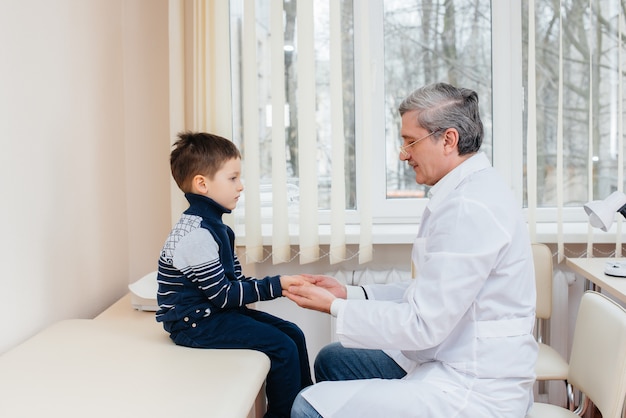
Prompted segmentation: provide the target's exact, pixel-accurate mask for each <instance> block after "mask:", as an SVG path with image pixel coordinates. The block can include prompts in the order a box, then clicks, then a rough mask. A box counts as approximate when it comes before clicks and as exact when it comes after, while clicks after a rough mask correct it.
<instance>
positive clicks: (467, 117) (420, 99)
mask: <svg viewBox="0 0 626 418" xmlns="http://www.w3.org/2000/svg"><path fill="white" fill-rule="evenodd" d="M398 110H399V112H400V116H402V115H404V114H405V113H407V112H412V111H415V110H416V111H417V120H416V123H417V124H419V126H421V127H422V128H424V129H426V130H427V131H428V132H441V131H444V130H446V129H448V128H455V129H456V130H457V131H458V133H459V145H458V148H459V155H465V154H471V153H474V152H477V151H478V150H479V149H480V145H481V144H482V142H483V123H482V121H481V120H480V112H479V109H478V94H476V92H475V91H473V90H469V89H465V88H457V87H454V86H452V85H450V84H446V83H436V84H429V85H427V86H424V87H421V88H419V89H417V90H415V91H414V92H412V93H411V94H409V95H408V97H407V98H406V99H404V100H403V101H402V103H401V104H400V106H399V107H398Z"/></svg>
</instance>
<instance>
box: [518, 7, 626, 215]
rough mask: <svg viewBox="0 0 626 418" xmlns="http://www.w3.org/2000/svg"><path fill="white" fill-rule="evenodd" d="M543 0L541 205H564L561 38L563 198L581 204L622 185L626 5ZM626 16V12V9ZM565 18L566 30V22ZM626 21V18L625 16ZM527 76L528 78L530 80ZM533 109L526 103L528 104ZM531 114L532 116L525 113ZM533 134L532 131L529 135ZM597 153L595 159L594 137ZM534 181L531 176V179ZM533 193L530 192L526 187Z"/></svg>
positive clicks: (538, 51) (538, 31) (538, 11)
mask: <svg viewBox="0 0 626 418" xmlns="http://www.w3.org/2000/svg"><path fill="white" fill-rule="evenodd" d="M562 3H563V4H562V6H561V9H559V2H556V3H555V2H553V1H551V0H535V15H536V16H535V43H536V46H535V55H536V58H535V59H536V67H535V70H534V71H535V77H536V84H537V88H536V94H537V112H536V113H537V205H538V206H539V207H555V206H556V203H557V202H556V194H557V184H556V169H557V167H556V159H557V138H556V136H557V122H558V119H557V116H558V115H557V112H558V95H559V90H558V89H559V43H560V42H562V44H561V47H562V51H563V64H562V65H563V81H562V84H563V92H562V94H563V171H564V172H563V200H564V204H565V206H581V205H582V204H584V203H586V202H587V201H588V200H589V196H588V192H587V189H588V187H587V185H588V182H589V164H593V167H592V173H593V174H592V177H593V190H594V196H593V199H603V198H605V197H606V196H608V195H609V194H610V193H611V192H612V191H614V190H617V158H618V155H619V154H620V152H621V150H619V149H618V129H619V127H618V121H619V110H620V109H619V97H618V95H619V84H618V83H619V68H618V66H619V57H620V55H619V52H618V48H619V44H618V14H619V10H618V9H619V8H622V9H623V7H624V4H623V3H622V4H619V3H618V2H617V1H613V0H595V1H593V2H591V3H592V7H591V8H590V7H589V6H590V2H589V0H570V1H563V2H562ZM524 12H525V15H524V18H523V30H524V32H523V39H524V47H523V52H524V61H523V62H524V74H526V72H527V70H528V68H527V65H526V64H527V55H528V2H527V1H524ZM622 14H623V11H622ZM561 16H562V17H563V21H562V27H563V32H562V33H560V31H559V20H560V18H561ZM622 24H623V22H622ZM524 81H525V82H526V81H527V79H526V78H525V79H524ZM525 108H526V106H525ZM524 119H525V120H526V117H525V118H524ZM524 137H525V138H526V134H525V135H524ZM590 137H591V138H592V141H591V144H592V145H591V146H592V158H591V162H590V161H589V138H590ZM524 184H526V181H524ZM524 195H525V196H526V193H524Z"/></svg>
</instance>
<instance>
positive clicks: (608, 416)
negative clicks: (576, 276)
mask: <svg viewBox="0 0 626 418" xmlns="http://www.w3.org/2000/svg"><path fill="white" fill-rule="evenodd" d="M567 381H568V382H569V384H571V385H572V386H573V387H574V388H576V389H577V390H579V391H580V392H581V400H580V402H579V405H578V408H577V409H576V411H570V410H568V409H565V408H562V407H559V406H556V405H551V404H544V403H535V404H534V406H533V408H532V409H531V411H530V413H529V414H528V415H527V418H543V417H551V418H560V417H563V418H567V417H570V418H571V417H579V416H582V415H583V414H584V413H585V410H586V409H587V407H588V406H589V404H590V401H591V402H593V404H595V405H596V407H597V408H598V409H599V410H600V412H601V413H602V417H603V418H619V417H621V416H622V412H623V408H624V396H626V310H625V309H624V308H622V307H621V306H620V305H618V304H617V303H615V302H614V301H612V300H611V299H609V298H608V297H606V296H604V295H602V294H600V293H597V292H592V291H588V292H585V293H584V294H583V297H582V299H581V302H580V306H579V309H578V316H577V317H576V327H575V330H574V341H573V343H572V354H571V356H570V362H569V370H568V374H567Z"/></svg>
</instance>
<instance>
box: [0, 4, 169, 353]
mask: <svg viewBox="0 0 626 418" xmlns="http://www.w3.org/2000/svg"><path fill="white" fill-rule="evenodd" d="M167 9H168V4H167V0H89V1H85V0H55V1H49V0H2V1H0V196H2V201H1V203H0V233H1V234H2V237H1V238H0V318H2V321H0V335H1V336H2V338H0V353H2V352H4V351H6V350H7V349H9V348H11V347H12V346H14V345H16V344H18V343H19V342H21V341H23V340H24V339H26V338H28V337H29V336H31V335H33V334H34V333H36V332H37V331H39V330H41V329H42V328H44V327H45V326H47V325H48V324H50V323H52V322H55V321H57V320H60V319H64V318H89V317H93V316H94V315H95V314H97V313H99V312H100V311H101V310H102V309H104V308H105V307H106V306H108V305H109V304H111V303H112V302H113V301H114V300H116V299H117V298H119V297H120V296H122V295H123V294H124V293H125V292H126V291H127V285H128V283H129V282H130V281H132V280H134V279H136V278H139V277H141V276H142V275H143V274H146V273H148V272H149V271H152V270H155V269H156V260H157V257H158V253H159V250H160V248H161V245H162V243H163V240H164V238H165V236H166V235H167V233H168V231H169V228H170V199H169V190H170V188H169V187H170V186H169V167H168V164H167V159H168V153H169V143H170V138H169V125H168V114H169V111H168V51H167V48H168V41H167V21H168V19H167Z"/></svg>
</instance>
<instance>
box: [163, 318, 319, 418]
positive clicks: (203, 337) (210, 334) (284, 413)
mask: <svg viewBox="0 0 626 418" xmlns="http://www.w3.org/2000/svg"><path fill="white" fill-rule="evenodd" d="M193 324H195V326H193ZM170 337H171V338H172V340H173V341H174V342H175V343H176V344H178V345H183V346H186V347H193V348H222V349H228V348H231V349H233V348H234V349H250V350H256V351H261V352H262V353H265V354H266V355H267V356H268V357H269V359H270V371H269V373H268V374H267V380H266V384H265V390H266V395H267V413H266V415H265V417H266V418H270V417H271V418H274V417H289V412H290V410H291V405H292V404H293V401H294V399H295V398H296V395H297V394H298V392H300V390H302V389H304V388H305V387H307V386H310V385H312V384H313V382H312V380H311V371H310V370H311V369H310V367H309V357H308V353H307V349H306V341H305V338H304V333H303V332H302V330H301V329H300V328H299V327H298V326H297V325H296V324H293V323H291V322H289V321H285V320H283V319H281V318H278V317H275V316H273V315H270V314H268V313H266V312H261V311H257V310H254V309H249V308H247V307H244V308H239V309H233V310H226V311H221V312H212V313H211V316H210V317H208V318H201V319H198V318H194V319H193V320H192V321H190V322H188V323H184V324H180V323H179V324H176V325H175V326H174V327H173V330H172V333H171V335H170Z"/></svg>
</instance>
